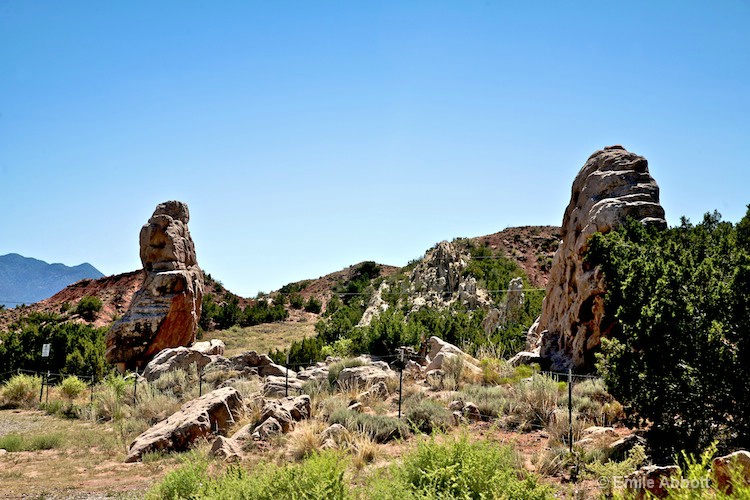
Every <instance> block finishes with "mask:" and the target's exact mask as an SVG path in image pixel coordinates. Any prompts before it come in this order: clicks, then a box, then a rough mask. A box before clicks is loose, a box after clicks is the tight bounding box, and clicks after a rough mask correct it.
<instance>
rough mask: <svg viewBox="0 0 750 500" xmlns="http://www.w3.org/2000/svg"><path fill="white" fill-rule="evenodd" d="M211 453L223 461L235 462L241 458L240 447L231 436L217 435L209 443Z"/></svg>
mask: <svg viewBox="0 0 750 500" xmlns="http://www.w3.org/2000/svg"><path fill="white" fill-rule="evenodd" d="M211 455H213V456H215V457H218V458H220V459H222V460H224V461H225V462H237V461H239V460H242V447H241V446H240V443H239V442H237V441H235V440H234V439H232V438H227V437H224V436H219V437H217V438H216V440H215V441H214V444H213V445H211Z"/></svg>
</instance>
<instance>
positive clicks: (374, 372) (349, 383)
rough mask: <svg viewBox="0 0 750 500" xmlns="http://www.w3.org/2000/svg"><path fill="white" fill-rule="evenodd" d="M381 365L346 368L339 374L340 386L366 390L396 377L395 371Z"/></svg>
mask: <svg viewBox="0 0 750 500" xmlns="http://www.w3.org/2000/svg"><path fill="white" fill-rule="evenodd" d="M385 367H386V368H384V367H383V366H379V365H365V366H353V367H351V368H344V369H343V370H341V373H339V379H338V382H339V385H340V386H342V387H358V388H361V389H364V388H365V387H371V386H373V385H375V384H377V383H378V382H383V383H385V382H386V381H387V380H388V379H390V378H392V377H394V376H395V375H394V373H393V370H391V369H390V368H388V365H387V364H386V365H385Z"/></svg>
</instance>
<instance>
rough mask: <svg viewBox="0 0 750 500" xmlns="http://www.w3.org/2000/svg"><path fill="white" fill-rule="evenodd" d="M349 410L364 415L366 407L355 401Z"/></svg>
mask: <svg viewBox="0 0 750 500" xmlns="http://www.w3.org/2000/svg"><path fill="white" fill-rule="evenodd" d="M347 410H349V411H353V412H355V413H362V412H363V411H364V410H365V407H364V406H362V403H360V402H359V401H355V402H353V403H352V404H350V405H349V406H348V407H347Z"/></svg>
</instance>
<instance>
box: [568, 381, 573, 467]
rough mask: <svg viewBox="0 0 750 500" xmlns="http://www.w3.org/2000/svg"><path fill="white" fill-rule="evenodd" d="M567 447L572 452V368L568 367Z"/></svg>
mask: <svg viewBox="0 0 750 500" xmlns="http://www.w3.org/2000/svg"><path fill="white" fill-rule="evenodd" d="M568 447H569V449H570V453H571V454H572V453H573V368H568Z"/></svg>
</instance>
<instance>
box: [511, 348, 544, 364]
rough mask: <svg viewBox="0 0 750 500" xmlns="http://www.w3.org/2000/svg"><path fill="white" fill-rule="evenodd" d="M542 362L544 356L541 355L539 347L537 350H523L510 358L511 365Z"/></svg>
mask: <svg viewBox="0 0 750 500" xmlns="http://www.w3.org/2000/svg"><path fill="white" fill-rule="evenodd" d="M541 362H542V357H541V356H540V355H539V350H538V349H537V350H536V351H521V352H519V353H516V354H515V356H513V357H512V358H510V359H509V360H508V364H509V365H510V366H521V365H530V364H533V363H537V364H540V363H541Z"/></svg>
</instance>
